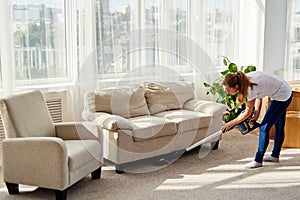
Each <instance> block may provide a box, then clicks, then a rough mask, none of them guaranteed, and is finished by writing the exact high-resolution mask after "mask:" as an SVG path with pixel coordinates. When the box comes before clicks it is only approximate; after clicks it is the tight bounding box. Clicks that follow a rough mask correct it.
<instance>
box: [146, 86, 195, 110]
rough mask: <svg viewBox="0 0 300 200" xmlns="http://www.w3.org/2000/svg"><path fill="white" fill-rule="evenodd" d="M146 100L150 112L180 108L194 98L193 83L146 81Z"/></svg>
mask: <svg viewBox="0 0 300 200" xmlns="http://www.w3.org/2000/svg"><path fill="white" fill-rule="evenodd" d="M144 86H145V89H146V93H145V96H146V101H147V105H148V108H149V110H150V114H151V115H152V114H155V113H158V112H162V111H167V110H173V109H180V108H182V107H183V104H184V103H185V102H186V101H188V100H191V99H194V97H195V96H194V89H193V84H192V83H191V82H187V81H169V82H145V83H144Z"/></svg>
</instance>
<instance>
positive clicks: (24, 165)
mask: <svg viewBox="0 0 300 200" xmlns="http://www.w3.org/2000/svg"><path fill="white" fill-rule="evenodd" d="M2 148H3V154H2V156H3V157H2V161H3V169H4V174H3V175H4V177H3V178H4V181H7V182H12V183H14V181H16V183H20V182H21V183H23V184H26V183H30V184H31V185H38V186H47V185H48V184H49V185H50V184H52V185H53V183H56V185H57V188H66V187H67V186H68V181H69V180H68V155H67V146H66V144H65V143H64V142H63V140H62V139H60V138H56V137H28V138H8V139H4V140H3V142H2Z"/></svg>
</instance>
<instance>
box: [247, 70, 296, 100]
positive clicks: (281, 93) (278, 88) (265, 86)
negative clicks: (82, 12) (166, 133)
mask: <svg viewBox="0 0 300 200" xmlns="http://www.w3.org/2000/svg"><path fill="white" fill-rule="evenodd" d="M246 75H247V76H248V77H249V78H250V81H251V82H252V83H256V84H257V85H254V86H253V89H252V90H251V88H250V87H249V88H248V97H247V100H248V101H251V100H253V99H260V98H264V97H266V96H268V97H270V98H271V100H276V101H286V100H288V99H289V98H290V96H291V95H292V89H291V87H290V86H289V85H288V84H287V82H285V81H284V80H283V79H281V78H279V77H278V76H276V75H274V74H268V73H265V72H261V71H254V72H249V73H247V74H246Z"/></svg>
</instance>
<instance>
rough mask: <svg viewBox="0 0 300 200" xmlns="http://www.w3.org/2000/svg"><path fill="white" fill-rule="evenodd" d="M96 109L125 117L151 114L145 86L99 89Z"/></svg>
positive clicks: (96, 96) (96, 97)
mask: <svg viewBox="0 0 300 200" xmlns="http://www.w3.org/2000/svg"><path fill="white" fill-rule="evenodd" d="M90 98H92V97H90ZM91 107H93V106H91ZM94 110H95V112H107V113H110V114H114V115H120V116H122V117H125V118H129V117H136V116H141V115H149V110H148V107H147V104H146V100H145V89H144V87H143V86H139V87H123V88H111V89H103V90H97V91H96V92H95V108H94Z"/></svg>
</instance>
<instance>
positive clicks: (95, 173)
mask: <svg viewBox="0 0 300 200" xmlns="http://www.w3.org/2000/svg"><path fill="white" fill-rule="evenodd" d="M100 177H101V167H99V168H98V169H96V170H95V171H93V172H92V179H99V178H100Z"/></svg>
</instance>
